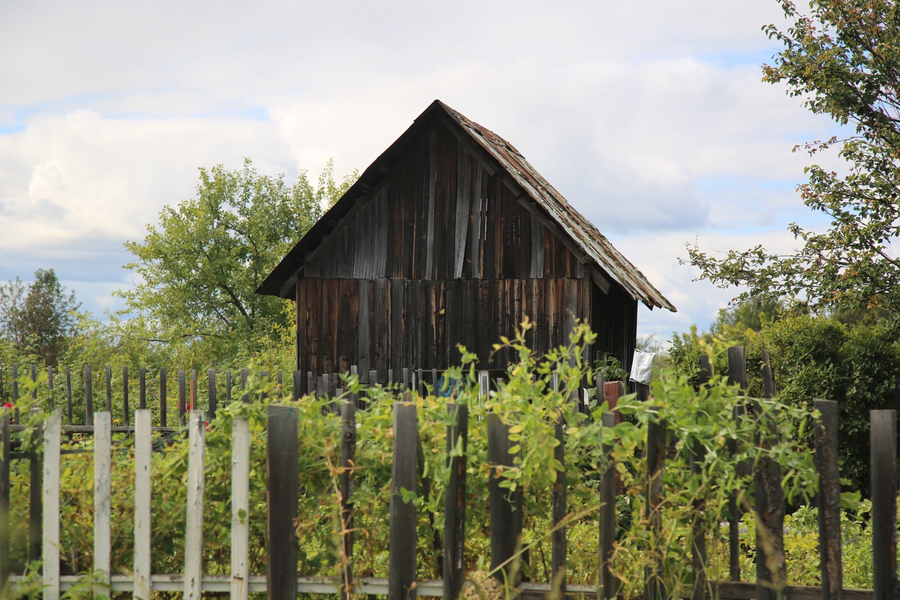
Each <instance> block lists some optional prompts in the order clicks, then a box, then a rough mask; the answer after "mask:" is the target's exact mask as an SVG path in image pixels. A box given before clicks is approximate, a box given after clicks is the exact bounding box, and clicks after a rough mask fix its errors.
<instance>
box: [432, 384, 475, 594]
mask: <svg viewBox="0 0 900 600" xmlns="http://www.w3.org/2000/svg"><path fill="white" fill-rule="evenodd" d="M435 387H436V386H435ZM447 412H448V413H449V414H451V415H454V417H455V419H454V420H455V424H454V425H450V426H448V427H447V462H448V467H449V468H450V481H449V482H448V483H447V489H446V492H445V496H444V574H443V575H444V598H459V594H460V592H461V591H462V586H463V581H464V580H465V570H464V564H463V559H464V554H465V549H466V462H467V461H466V450H467V449H468V445H469V406H468V405H467V404H453V403H451V404H448V405H447Z"/></svg>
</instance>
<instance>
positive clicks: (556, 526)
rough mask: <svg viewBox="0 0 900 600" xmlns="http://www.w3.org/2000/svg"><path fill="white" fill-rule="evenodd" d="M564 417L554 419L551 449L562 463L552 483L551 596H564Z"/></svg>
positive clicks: (565, 550) (565, 551)
mask: <svg viewBox="0 0 900 600" xmlns="http://www.w3.org/2000/svg"><path fill="white" fill-rule="evenodd" d="M565 424H566V421H565V418H564V417H563V416H562V415H559V418H558V419H557V420H556V426H555V431H554V433H555V437H556V441H557V442H558V443H557V445H556V448H554V449H553V458H554V459H556V460H557V461H559V463H560V464H561V465H562V467H563V468H562V470H561V471H560V470H557V471H556V481H555V482H554V483H553V507H552V509H551V510H552V513H553V514H552V515H551V517H552V522H553V533H552V534H550V570H551V575H550V583H551V589H552V590H553V591H552V594H551V597H552V598H565V597H566V555H567V547H566V528H565V527H564V526H563V525H561V523H562V521H563V519H565V517H566V429H565Z"/></svg>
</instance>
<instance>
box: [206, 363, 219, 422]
mask: <svg viewBox="0 0 900 600" xmlns="http://www.w3.org/2000/svg"><path fill="white" fill-rule="evenodd" d="M206 397H207V400H208V403H209V404H208V406H207V409H208V411H207V414H208V415H209V416H208V417H207V418H208V419H209V420H210V421H215V419H216V412H217V411H218V410H219V398H218V395H217V394H216V370H215V369H209V370H208V371H207V372H206Z"/></svg>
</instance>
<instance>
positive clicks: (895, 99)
mask: <svg viewBox="0 0 900 600" xmlns="http://www.w3.org/2000/svg"><path fill="white" fill-rule="evenodd" d="M780 3H781V5H782V8H783V9H784V12H785V14H786V16H787V18H788V19H790V20H791V21H793V24H792V26H791V27H789V28H787V29H786V30H779V29H778V28H776V27H775V26H774V25H769V26H767V27H765V28H764V31H765V32H766V33H767V34H768V35H769V37H770V38H772V39H775V40H777V41H779V42H781V43H782V44H783V49H782V50H781V51H780V52H779V53H778V54H777V55H776V56H775V60H774V63H773V64H771V65H764V67H763V74H764V77H763V80H764V81H768V82H770V83H785V84H787V86H788V93H789V94H790V95H791V96H794V97H797V98H802V99H803V103H804V105H805V106H806V107H807V108H808V109H809V110H811V111H812V112H814V113H816V114H823V115H828V116H830V117H831V118H832V119H834V120H835V121H836V122H837V123H839V124H840V125H843V126H849V127H852V128H853V133H852V134H851V135H850V136H849V137H847V138H845V139H838V138H836V137H834V138H831V139H829V140H825V141H819V142H812V143H808V144H806V146H805V147H806V150H807V151H808V152H809V153H810V155H811V156H816V155H817V154H818V153H819V152H821V151H822V150H825V149H828V148H836V149H837V150H838V151H839V155H840V157H842V158H843V159H844V160H845V161H846V165H847V171H846V172H845V173H838V172H837V171H834V170H830V169H828V168H825V167H822V166H819V165H817V164H813V165H811V166H809V167H807V168H806V173H807V174H808V177H809V181H808V182H807V183H805V184H803V185H801V186H799V191H800V194H801V196H802V198H803V201H804V203H805V204H806V205H807V206H809V207H810V208H812V209H813V210H815V211H818V212H821V213H824V214H825V215H827V216H828V217H829V218H830V220H831V223H830V226H829V227H828V229H827V230H826V231H825V232H824V233H815V232H813V231H808V230H806V229H804V228H802V227H800V226H799V225H797V224H796V223H793V224H791V225H790V228H789V229H790V231H791V232H792V233H793V234H794V236H795V238H796V239H797V240H798V241H799V242H800V243H801V245H800V247H799V248H798V249H797V250H796V251H795V252H794V253H793V254H789V255H779V254H774V253H772V252H770V251H768V250H767V249H766V248H764V247H763V246H762V245H758V246H756V247H755V248H752V249H749V250H746V251H734V250H732V251H730V252H728V254H727V256H726V257H725V258H721V259H720V258H716V257H713V256H710V255H709V254H707V253H705V252H702V251H701V250H700V249H699V248H698V247H696V246H690V245H689V246H688V254H689V259H688V261H689V262H690V264H692V265H694V266H696V267H699V268H700V271H701V277H702V278H707V279H709V280H711V281H712V282H714V283H716V284H719V285H722V286H723V287H724V286H728V285H741V286H745V287H746V289H747V291H746V293H744V294H743V296H742V298H750V297H761V296H767V297H769V298H774V299H777V298H788V299H791V300H792V301H794V302H795V303H800V304H807V305H809V306H812V307H816V308H826V309H828V310H832V309H837V308H845V307H849V308H857V307H860V306H869V307H876V306H877V307H884V308H885V309H887V310H890V311H891V312H893V313H894V314H896V313H898V312H900V258H898V256H897V254H898V250H897V248H894V247H893V244H894V242H895V240H896V238H897V236H898V235H900V187H898V186H900V5H898V4H897V3H896V2H893V1H891V0H812V1H811V2H810V10H809V11H804V10H800V9H798V8H797V7H796V6H795V5H794V3H793V2H792V1H791V0H780Z"/></svg>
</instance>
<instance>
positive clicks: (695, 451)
mask: <svg viewBox="0 0 900 600" xmlns="http://www.w3.org/2000/svg"><path fill="white" fill-rule="evenodd" d="M699 363H700V364H699V366H700V369H699V371H698V372H697V391H700V389H702V388H703V387H704V386H706V385H707V384H709V379H710V378H711V377H712V365H711V364H710V362H709V356H707V355H705V354H703V355H701V356H700V361H699ZM705 461H706V447H705V446H704V445H703V444H701V443H699V442H695V443H694V444H693V446H691V456H690V465H691V476H696V475H701V474H702V472H703V463H704V462H705ZM704 504H705V502H704V500H703V498H694V501H693V508H694V514H693V517H692V519H693V521H692V523H691V543H692V546H691V565H692V567H693V570H694V589H693V591H692V593H691V600H703V599H704V598H705V597H707V593H708V592H710V591H711V590H707V589H706V588H707V577H706V561H707V556H706V532H705V531H704V529H703V520H704V514H703V513H704Z"/></svg>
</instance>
